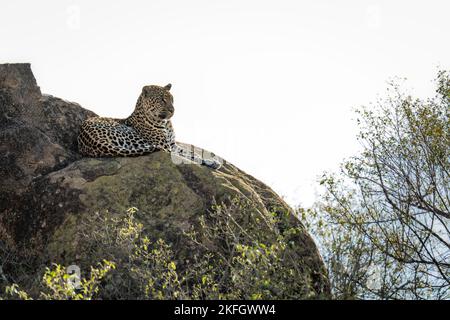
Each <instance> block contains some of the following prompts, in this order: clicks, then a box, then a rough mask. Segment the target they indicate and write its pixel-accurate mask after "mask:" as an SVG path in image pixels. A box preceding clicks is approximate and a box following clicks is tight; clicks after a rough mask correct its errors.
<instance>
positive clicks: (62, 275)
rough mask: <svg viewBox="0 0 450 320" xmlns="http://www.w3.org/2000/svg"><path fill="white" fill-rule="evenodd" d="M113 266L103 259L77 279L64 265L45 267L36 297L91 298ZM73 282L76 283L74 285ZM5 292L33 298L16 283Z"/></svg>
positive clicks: (23, 297)
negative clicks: (86, 276) (40, 286)
mask: <svg viewBox="0 0 450 320" xmlns="http://www.w3.org/2000/svg"><path fill="white" fill-rule="evenodd" d="M114 268H115V265H114V263H112V262H110V261H106V260H104V261H103V262H102V263H99V264H98V267H97V268H91V274H90V277H89V278H82V279H77V278H75V277H77V275H76V274H69V273H67V271H66V268H65V267H63V266H61V265H59V264H54V266H53V268H52V269H49V268H47V270H46V272H45V274H44V276H43V278H42V284H43V285H44V286H45V290H44V291H42V292H41V293H40V295H39V297H38V299H44V300H92V299H93V298H94V297H95V296H96V295H97V294H98V290H99V285H100V282H101V280H102V279H103V278H104V277H105V275H106V274H107V273H108V272H110V270H112V269H114ZM74 278H75V279H74ZM74 283H77V284H78V285H74ZM5 292H6V294H7V296H8V297H9V298H13V299H14V298H15V299H21V300H32V299H33V298H32V297H31V296H30V295H29V294H28V293H27V292H25V291H23V290H21V289H19V286H18V285H17V284H12V285H10V286H7V287H6V290H5Z"/></svg>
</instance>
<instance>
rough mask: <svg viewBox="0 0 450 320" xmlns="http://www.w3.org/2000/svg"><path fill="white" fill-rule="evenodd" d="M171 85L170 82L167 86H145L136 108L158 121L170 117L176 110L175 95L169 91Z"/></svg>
mask: <svg viewBox="0 0 450 320" xmlns="http://www.w3.org/2000/svg"><path fill="white" fill-rule="evenodd" d="M171 87H172V85H171V84H170V83H169V84H168V85H166V86H165V87H160V86H154V85H151V86H145V87H143V88H142V93H141V95H140V96H139V99H138V101H137V104H136V109H137V110H139V112H142V113H144V114H145V116H146V117H147V118H150V119H154V120H157V121H160V120H168V119H170V118H171V117H172V116H173V114H174V112H175V109H174V108H173V96H172V94H171V93H170V92H169V90H170V88H171Z"/></svg>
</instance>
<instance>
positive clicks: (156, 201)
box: [0, 64, 329, 294]
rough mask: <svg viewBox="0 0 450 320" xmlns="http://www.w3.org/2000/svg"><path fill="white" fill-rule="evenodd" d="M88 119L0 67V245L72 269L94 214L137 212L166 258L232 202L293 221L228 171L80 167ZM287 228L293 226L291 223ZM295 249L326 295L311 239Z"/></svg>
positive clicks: (152, 159) (150, 159)
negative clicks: (85, 224)
mask: <svg viewBox="0 0 450 320" xmlns="http://www.w3.org/2000/svg"><path fill="white" fill-rule="evenodd" d="M91 116H95V114H94V113H93V112H91V111H89V110H86V109H84V108H82V107H81V106H80V105H78V104H76V103H72V102H67V101H64V100H61V99H59V98H55V97H52V96H50V95H42V94H41V92H40V89H39V87H38V86H37V84H36V81H35V79H34V76H33V74H32V72H31V69H30V65H29V64H3V65H0V178H1V179H2V184H0V242H1V243H3V244H5V243H8V244H9V245H11V246H15V247H17V248H19V249H20V250H32V251H33V252H36V254H39V255H41V256H43V257H44V256H45V257H46V259H47V260H48V261H49V262H52V261H58V262H62V263H64V262H68V263H73V262H76V263H78V262H80V263H85V262H86V261H80V260H83V259H84V260H86V259H89V257H87V256H85V255H83V253H82V252H81V253H80V251H79V248H77V243H78V241H77V239H78V238H77V237H79V235H78V233H77V231H79V230H78V226H80V225H82V221H83V220H84V219H85V217H86V215H91V214H93V213H94V212H99V213H104V212H108V213H120V212H125V211H126V209H127V208H129V207H138V208H139V209H140V210H141V212H142V213H143V214H141V215H140V219H141V222H142V223H143V225H144V227H145V228H146V230H147V231H149V232H150V233H151V234H154V235H155V237H161V238H163V239H165V240H166V241H167V242H169V243H172V244H173V246H174V249H175V250H177V249H180V250H181V248H178V247H177V246H182V245H183V243H182V241H181V240H180V235H181V234H182V232H183V231H184V230H187V229H188V228H190V227H191V226H192V225H195V220H196V219H197V218H198V216H199V215H200V214H203V213H205V212H207V211H208V210H209V209H210V207H211V204H212V203H213V201H218V202H220V201H224V200H226V199H229V198H231V197H235V196H240V197H243V198H246V199H251V201H252V203H254V204H255V206H257V207H258V210H261V211H265V212H267V211H286V212H292V210H291V209H290V208H289V206H288V205H287V204H286V203H285V202H284V201H283V200H282V199H281V198H280V197H279V196H278V195H277V194H275V193H274V192H273V191H272V190H271V189H270V188H269V187H268V186H266V185H265V184H263V183H262V182H260V181H258V180H257V179H255V178H253V177H251V176H250V175H248V174H246V173H244V172H243V171H241V170H239V169H238V168H237V167H235V166H234V165H232V164H230V163H225V164H224V165H223V166H222V167H221V169H220V170H211V169H209V168H207V167H204V166H198V165H195V164H175V163H174V162H173V161H171V156H170V155H169V154H167V153H164V152H155V153H153V154H150V155H147V156H141V157H136V158H104V159H94V158H82V157H81V156H80V155H79V154H78V152H77V144H76V137H77V134H78V130H79V127H80V124H81V123H82V121H83V120H84V119H86V118H88V117H91ZM105 214H106V213H105ZM290 223H292V225H297V226H301V223H300V221H299V220H298V219H297V218H296V217H294V215H292V213H291V217H290ZM302 230H303V229H302ZM180 241H181V242H180ZM295 241H296V250H295V251H296V255H298V257H299V259H301V261H303V263H305V264H307V265H308V270H312V271H311V272H312V273H313V274H312V275H311V276H312V277H313V278H314V281H315V282H316V283H315V287H316V288H317V289H316V290H317V292H318V293H320V294H327V292H328V290H329V287H328V281H327V279H326V277H325V276H323V274H324V266H323V263H322V260H321V258H320V255H319V253H318V251H317V248H316V246H315V244H314V242H313V241H312V239H311V237H310V236H309V235H308V234H307V232H306V231H303V232H302V233H301V234H299V235H297V236H296V239H295Z"/></svg>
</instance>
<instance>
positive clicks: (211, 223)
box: [6, 199, 317, 300]
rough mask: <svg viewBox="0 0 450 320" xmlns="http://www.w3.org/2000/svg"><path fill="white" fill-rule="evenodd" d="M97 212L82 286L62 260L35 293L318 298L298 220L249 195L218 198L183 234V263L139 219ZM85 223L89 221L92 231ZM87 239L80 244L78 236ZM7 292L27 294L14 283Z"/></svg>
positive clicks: (110, 296)
mask: <svg viewBox="0 0 450 320" xmlns="http://www.w3.org/2000/svg"><path fill="white" fill-rule="evenodd" d="M136 215H138V210H137V209H136V208H130V209H129V210H128V211H127V212H126V214H125V215H121V216H114V215H113V216H109V215H100V214H95V215H92V216H90V217H88V218H87V220H86V228H81V230H83V232H82V237H81V239H83V240H80V247H81V248H82V249H83V250H87V251H86V252H87V253H88V255H91V253H92V257H95V255H94V252H95V249H98V247H99V246H100V247H101V248H102V251H101V252H102V254H105V255H106V253H107V252H109V253H110V255H109V256H108V257H107V258H108V259H109V260H111V259H112V258H114V259H115V261H114V263H113V262H109V261H108V260H104V261H103V262H102V263H101V264H99V266H98V268H91V275H90V277H89V278H87V279H81V281H80V283H79V286H76V287H75V286H73V284H72V283H73V281H70V280H73V279H71V277H73V275H69V274H68V273H67V272H66V269H65V268H64V267H62V266H61V265H57V264H55V265H54V266H53V268H52V269H47V270H46V271H45V274H44V276H43V279H42V283H41V286H42V287H44V290H42V291H41V292H40V294H39V295H37V298H39V299H71V300H78V299H95V298H99V299H302V298H316V297H317V292H316V291H315V289H314V288H313V285H312V280H311V277H310V270H308V269H307V268H306V267H305V265H306V264H305V263H303V261H302V258H301V256H299V255H296V254H295V252H296V250H295V245H296V244H295V241H296V237H298V236H299V235H300V234H302V233H303V231H304V230H303V227H301V225H300V224H298V225H295V224H292V223H291V221H288V220H289V219H290V218H292V216H291V215H290V213H289V212H278V213H269V212H262V211H260V210H258V209H257V208H256V206H255V205H254V203H251V202H250V201H247V200H242V199H235V200H232V201H229V203H227V204H223V203H222V204H220V205H219V204H215V205H214V206H213V210H211V211H209V212H208V213H206V214H205V215H203V216H201V217H199V219H198V221H197V222H196V226H192V228H191V229H190V230H188V231H186V232H185V233H184V234H183V235H181V236H182V237H183V238H184V239H185V240H186V244H187V245H189V248H188V250H189V252H190V253H191V254H190V255H189V256H188V257H187V258H188V259H187V260H186V261H183V259H182V258H181V257H180V256H179V254H180V253H179V252H174V250H173V247H172V246H171V245H170V244H169V243H167V242H166V241H164V240H163V239H156V240H153V241H152V240H151V239H150V237H149V235H148V234H146V232H145V229H144V226H143V224H142V223H140V222H139V221H138V219H137V218H136ZM87 226H91V228H90V229H88V228H87ZM83 241H84V242H83ZM6 293H7V297H8V298H17V299H31V297H32V296H33V295H32V294H29V293H27V292H26V291H24V290H21V289H19V286H18V285H17V284H12V285H10V286H8V287H7V290H6Z"/></svg>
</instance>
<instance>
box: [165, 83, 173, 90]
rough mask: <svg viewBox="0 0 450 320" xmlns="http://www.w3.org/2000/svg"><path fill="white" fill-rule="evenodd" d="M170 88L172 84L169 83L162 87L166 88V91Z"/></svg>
mask: <svg viewBox="0 0 450 320" xmlns="http://www.w3.org/2000/svg"><path fill="white" fill-rule="evenodd" d="M170 88H172V85H171V84H170V83H169V84H168V85H166V86H165V87H164V89H166V90H167V91H169V90H170Z"/></svg>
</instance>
